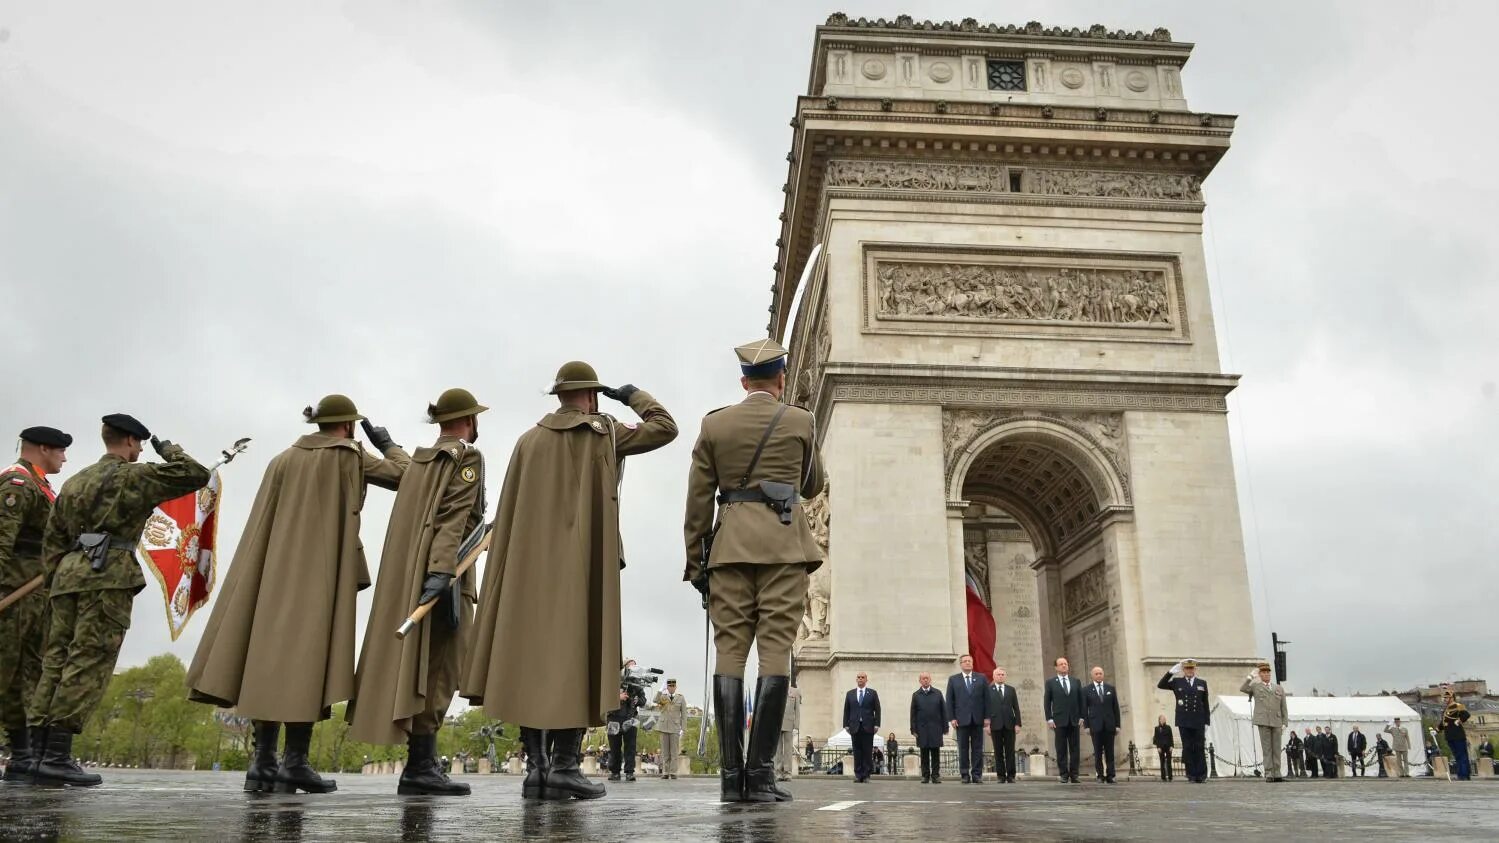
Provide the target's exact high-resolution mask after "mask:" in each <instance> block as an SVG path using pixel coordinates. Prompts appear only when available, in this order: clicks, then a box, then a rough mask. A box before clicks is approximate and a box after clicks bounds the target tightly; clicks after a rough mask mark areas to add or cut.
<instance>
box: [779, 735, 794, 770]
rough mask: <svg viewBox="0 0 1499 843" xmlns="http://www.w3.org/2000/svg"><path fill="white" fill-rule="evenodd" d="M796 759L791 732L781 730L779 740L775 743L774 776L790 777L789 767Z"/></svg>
mask: <svg viewBox="0 0 1499 843" xmlns="http://www.w3.org/2000/svg"><path fill="white" fill-rule="evenodd" d="M796 758H797V754H796V746H795V745H793V743H792V741H791V732H790V731H789V730H786V729H782V730H781V740H780V741H779V742H778V743H776V775H778V776H790V775H791V765H792V764H793V763H795V761H794V759H796Z"/></svg>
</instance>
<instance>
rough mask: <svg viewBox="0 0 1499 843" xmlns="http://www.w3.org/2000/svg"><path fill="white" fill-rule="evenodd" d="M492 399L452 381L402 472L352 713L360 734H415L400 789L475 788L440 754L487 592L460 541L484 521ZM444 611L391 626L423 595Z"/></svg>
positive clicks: (376, 737) (379, 739) (385, 740)
mask: <svg viewBox="0 0 1499 843" xmlns="http://www.w3.org/2000/svg"><path fill="white" fill-rule="evenodd" d="M487 409H489V408H488V407H485V406H484V405H482V404H480V403H479V402H478V401H476V400H475V399H474V396H473V393H471V392H469V391H468V390H466V389H449V390H447V391H446V392H444V393H443V394H442V395H441V396H439V397H438V399H437V403H435V404H429V405H427V421H429V422H431V423H432V424H436V425H440V426H441V427H440V433H439V435H438V437H437V441H436V442H434V443H433V444H432V447H430V448H417V449H416V452H415V453H413V454H412V455H411V465H410V467H408V468H407V469H406V471H405V473H403V474H402V475H401V485H400V486H399V487H398V488H397V489H396V501H395V505H394V506H392V507H391V511H390V526H389V528H388V529H387V530H386V533H385V548H384V550H382V551H381V553H380V574H379V580H378V581H377V582H376V583H375V599H374V603H373V605H372V606H371V608H370V616H369V622H368V623H367V624H365V627H364V646H363V647H361V648H360V650H359V668H358V670H357V671H356V672H355V675H354V697H353V699H351V700H350V701H349V706H348V708H347V709H346V716H347V718H348V721H349V723H350V724H351V727H350V729H349V735H350V737H352V738H353V739H354V740H357V741H364V742H367V743H380V744H393V743H399V742H401V741H403V740H404V741H406V746H407V755H406V766H405V767H404V768H403V769H402V772H401V781H400V783H399V784H398V785H397V786H396V792H397V793H399V794H403V795H420V794H430V795H444V796H467V795H468V793H469V786H468V785H466V784H463V783H462V782H455V781H452V780H450V779H449V778H448V775H447V773H446V772H445V771H443V769H442V766H441V765H440V764H439V763H438V759H437V730H438V729H440V728H442V722H443V718H444V717H446V716H447V713H448V706H449V705H450V704H451V703H452V702H453V693H454V692H455V691H457V690H458V681H459V678H460V677H459V673H460V672H461V671H462V670H463V667H464V665H463V656H464V654H465V647H466V645H467V643H468V642H467V641H466V640H465V638H466V636H468V634H469V630H470V628H471V627H472V626H473V620H474V609H473V604H474V603H475V602H476V600H477V598H478V586H477V585H476V579H477V578H476V577H475V576H474V571H473V569H472V568H470V569H469V570H468V571H465V572H464V574H463V577H462V579H461V580H460V581H459V582H454V581H453V578H454V577H455V576H456V574H457V569H458V562H459V561H460V560H459V558H458V549H459V547H460V545H462V544H463V541H464V539H465V537H467V536H469V535H471V534H474V535H482V533H480V534H475V533H474V531H475V529H476V528H477V527H479V525H481V524H482V523H483V522H484V457H483V456H482V455H480V453H479V449H478V448H475V447H474V442H476V441H478V439H479V414H480V413H482V412H484V411H485V410H487ZM434 598H436V599H437V601H438V602H437V604H436V605H435V606H434V607H433V609H434V610H435V611H433V612H432V614H431V615H429V616H428V617H427V620H426V622H425V623H423V624H422V625H421V626H419V627H417V628H416V629H415V630H414V631H412V633H411V634H410V635H408V636H406V637H405V638H401V639H398V638H396V637H395V636H394V635H392V634H391V632H392V630H394V629H395V628H396V627H397V626H399V625H400V624H401V622H402V621H403V620H405V619H406V616H407V615H408V614H409V613H410V612H411V610H412V609H413V608H415V607H416V606H417V605H418V604H420V603H425V602H426V601H428V600H431V599H434Z"/></svg>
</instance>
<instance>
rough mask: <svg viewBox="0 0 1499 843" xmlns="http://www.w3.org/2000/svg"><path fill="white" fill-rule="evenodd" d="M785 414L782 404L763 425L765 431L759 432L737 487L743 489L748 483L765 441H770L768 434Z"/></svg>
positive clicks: (763, 449) (784, 406) (757, 463)
mask: <svg viewBox="0 0 1499 843" xmlns="http://www.w3.org/2000/svg"><path fill="white" fill-rule="evenodd" d="M784 415H786V405H785V404H782V405H781V406H780V407H779V408H778V409H777V410H776V414H775V415H773V416H771V417H770V424H768V425H766V426H765V432H764V433H762V434H760V443H759V444H758V445H756V446H755V455H754V456H752V457H750V461H749V465H748V466H746V467H745V469H744V476H743V477H740V478H739V486H738V488H740V489H743V488H744V487H745V486H748V485H749V479H750V475H751V474H753V473H754V472H755V466H757V465H759V464H760V454H762V453H764V451H765V443H766V442H769V441H770V434H771V433H772V432H773V431H775V429H776V425H777V424H780V422H781V416H784Z"/></svg>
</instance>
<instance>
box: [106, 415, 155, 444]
mask: <svg viewBox="0 0 1499 843" xmlns="http://www.w3.org/2000/svg"><path fill="white" fill-rule="evenodd" d="M103 421H104V423H105V424H107V425H109V426H110V427H112V428H114V429H115V430H118V431H120V432H121V433H124V434H126V435H128V436H134V437H135V438H136V439H150V438H151V431H149V430H147V429H146V426H145V425H143V424H141V423H140V422H138V421H136V420H135V416H129V415H126V414H124V413H110V414H109V415H107V416H105V417H104V419H103Z"/></svg>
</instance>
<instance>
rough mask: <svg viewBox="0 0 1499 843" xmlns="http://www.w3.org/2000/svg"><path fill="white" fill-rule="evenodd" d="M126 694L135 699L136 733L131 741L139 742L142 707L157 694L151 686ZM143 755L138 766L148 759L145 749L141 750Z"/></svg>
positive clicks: (143, 765)
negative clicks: (152, 690)
mask: <svg viewBox="0 0 1499 843" xmlns="http://www.w3.org/2000/svg"><path fill="white" fill-rule="evenodd" d="M125 696H127V697H129V698H131V699H132V700H135V734H134V736H133V737H132V738H131V741H130V742H131V743H133V744H139V743H140V735H141V709H143V708H145V707H146V700H149V699H151V698H152V697H154V696H156V694H154V693H152V692H151V690H150V689H149V688H136V689H135V690H134V691H130V692H128V693H126V694H125ZM141 756H142V757H141V762H140V764H139V765H138V766H140V767H145V766H146V760H145V757H144V756H145V752H144V751H142V752H141Z"/></svg>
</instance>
